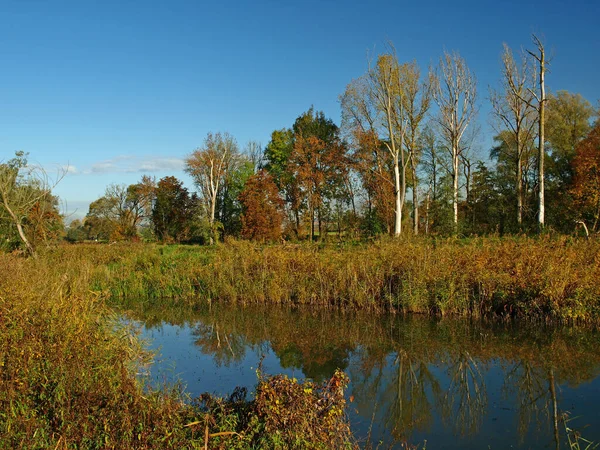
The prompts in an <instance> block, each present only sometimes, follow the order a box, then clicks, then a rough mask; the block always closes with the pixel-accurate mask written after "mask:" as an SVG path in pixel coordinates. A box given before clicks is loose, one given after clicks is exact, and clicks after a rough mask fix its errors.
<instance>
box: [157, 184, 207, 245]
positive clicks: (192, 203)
mask: <svg viewBox="0 0 600 450" xmlns="http://www.w3.org/2000/svg"><path fill="white" fill-rule="evenodd" d="M197 217H198V199H197V197H196V194H192V195H190V194H189V193H188V190H187V189H186V188H184V187H183V184H182V183H181V181H179V180H178V179H177V178H175V177H172V176H170V177H164V178H162V179H161V180H160V181H159V182H158V184H157V186H156V199H155V201H154V207H153V209H152V223H153V225H154V232H155V234H156V237H157V238H158V239H159V240H161V241H163V242H182V241H185V240H188V239H190V238H192V230H193V226H194V222H195V221H196V220H197Z"/></svg>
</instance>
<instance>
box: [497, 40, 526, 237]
mask: <svg viewBox="0 0 600 450" xmlns="http://www.w3.org/2000/svg"><path fill="white" fill-rule="evenodd" d="M534 82H535V77H534V72H533V70H532V67H531V65H530V64H529V60H528V58H526V57H525V55H522V57H521V62H520V65H517V63H516V62H515V59H514V57H513V54H512V51H511V50H510V48H509V47H508V46H507V45H506V44H504V52H503V53H502V91H501V92H496V91H494V90H490V99H491V102H492V107H493V114H494V116H495V117H496V118H497V119H498V120H499V122H500V123H501V125H502V127H503V128H505V129H508V131H509V132H510V142H505V144H506V148H507V149H508V150H509V151H510V150H513V149H514V153H513V152H512V151H510V153H511V154H510V155H507V156H508V158H509V160H512V161H514V164H515V182H516V183H515V185H516V188H517V224H518V225H519V227H521V225H522V223H523V198H524V189H523V187H524V180H523V169H524V166H525V164H526V155H527V153H528V152H527V150H528V148H529V143H530V142H531V141H532V140H533V138H534V135H535V131H534V127H535V124H536V123H537V111H536V109H535V108H534V107H533V105H532V103H533V99H534V94H532V89H531V88H532V87H533V84H534ZM498 131H499V133H501V132H502V130H498Z"/></svg>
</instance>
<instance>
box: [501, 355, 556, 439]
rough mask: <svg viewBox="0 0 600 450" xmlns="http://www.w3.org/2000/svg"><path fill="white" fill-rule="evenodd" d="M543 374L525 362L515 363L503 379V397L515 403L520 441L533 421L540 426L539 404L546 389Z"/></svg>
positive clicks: (540, 407) (542, 400)
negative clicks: (511, 399)
mask: <svg viewBox="0 0 600 450" xmlns="http://www.w3.org/2000/svg"><path fill="white" fill-rule="evenodd" d="M544 378H545V377H544V373H543V370H542V369H541V368H540V367H535V366H534V365H533V364H531V362H530V361H527V360H524V359H522V360H519V361H517V362H516V363H515V364H514V365H513V366H512V368H510V369H508V370H507V373H506V376H505V378H504V386H503V391H504V395H505V396H506V397H507V398H508V397H512V398H514V399H515V401H516V408H517V417H518V421H519V425H518V431H519V436H520V437H521V439H522V438H523V437H524V436H525V433H527V430H528V429H529V425H530V424H531V422H532V421H533V420H534V419H535V421H536V423H537V424H538V426H539V425H540V415H539V413H540V411H541V409H543V407H542V405H541V404H540V403H543V402H544V396H545V394H546V391H547V387H546V385H545V383H544Z"/></svg>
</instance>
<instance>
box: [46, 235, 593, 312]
mask: <svg viewBox="0 0 600 450" xmlns="http://www.w3.org/2000/svg"><path fill="white" fill-rule="evenodd" d="M599 244H600V243H599V242H598V241H597V240H589V241H588V240H579V239H572V238H567V237H560V236H559V237H552V236H544V237H541V238H528V237H518V238H496V239H490V238H473V239H468V240H455V239H432V238H427V237H422V238H419V239H417V238H411V239H404V240H401V239H400V240H399V239H391V238H390V239H383V240H379V241H375V242H373V243H371V244H355V245H351V244H339V245H334V244H331V245H318V244H304V245H296V244H286V245H283V246H282V245H275V246H268V245H267V246H265V245H258V244H252V243H250V242H246V241H228V242H227V243H225V244H222V245H220V246H218V247H216V248H215V247H191V246H159V245H139V244H138V245H135V244H133V245H132V244H129V245H126V244H118V245H113V246H99V245H79V246H61V247H58V248H56V249H54V250H52V251H51V252H48V253H47V254H46V255H45V257H44V261H45V264H48V265H49V266H51V267H54V268H55V269H54V270H56V271H57V272H56V274H55V276H54V277H55V278H60V277H61V276H62V274H65V273H66V274H69V275H68V284H70V283H75V282H76V281H77V282H83V283H84V284H85V285H86V286H88V287H89V288H90V289H92V290H93V291H94V292H97V293H98V294H99V295H102V296H103V297H110V298H111V299H113V301H118V300H119V299H123V298H137V299H139V300H140V301H144V302H146V301H150V302H152V301H160V302H165V301H166V300H165V299H171V302H173V303H174V304H188V305H195V304H206V303H218V302H231V303H239V304H251V303H265V304H272V303H277V304H286V305H298V304H309V305H319V306H322V307H326V308H332V307H333V308H341V309H353V310H358V309H362V310H371V311H386V310H391V311H398V312H415V313H425V314H433V315H442V316H445V315H462V316H470V317H504V318H508V317H527V318H530V319H537V320H548V321H564V322H597V321H598V320H599V319H600V315H599V313H600V309H599V306H600V305H599V304H598V299H599V298H600V292H599V285H598V283H597V280H598V279H599V277H600V273H599V270H600V269H599V267H600V266H599V264H598V261H599V258H600V245H599ZM62 261H71V262H72V263H71V264H69V265H67V266H65V265H64V263H62Z"/></svg>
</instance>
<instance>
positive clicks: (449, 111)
mask: <svg viewBox="0 0 600 450" xmlns="http://www.w3.org/2000/svg"><path fill="white" fill-rule="evenodd" d="M435 75H436V76H435V85H434V89H433V98H434V100H435V102H436V103H437V105H438V108H439V113H438V115H437V117H436V120H437V122H438V124H439V126H440V130H441V133H442V136H443V137H444V139H445V140H446V142H447V144H448V148H449V150H450V154H451V157H452V169H451V175H452V190H453V191H452V205H453V212H454V216H453V221H454V232H455V233H457V232H458V187H459V186H458V180H459V176H460V169H459V163H460V157H461V151H462V146H461V141H462V139H463V136H464V133H465V131H466V129H467V127H468V126H469V124H470V123H471V121H472V120H473V117H474V116H475V114H476V112H477V108H476V104H475V102H476V98H477V83H476V80H475V77H474V76H473V74H472V73H471V71H470V70H469V68H468V67H467V64H466V62H465V60H464V59H463V58H462V57H461V56H460V55H459V54H458V53H447V52H444V55H443V56H442V57H441V58H440V62H439V65H438V67H437V70H436V74H435Z"/></svg>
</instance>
